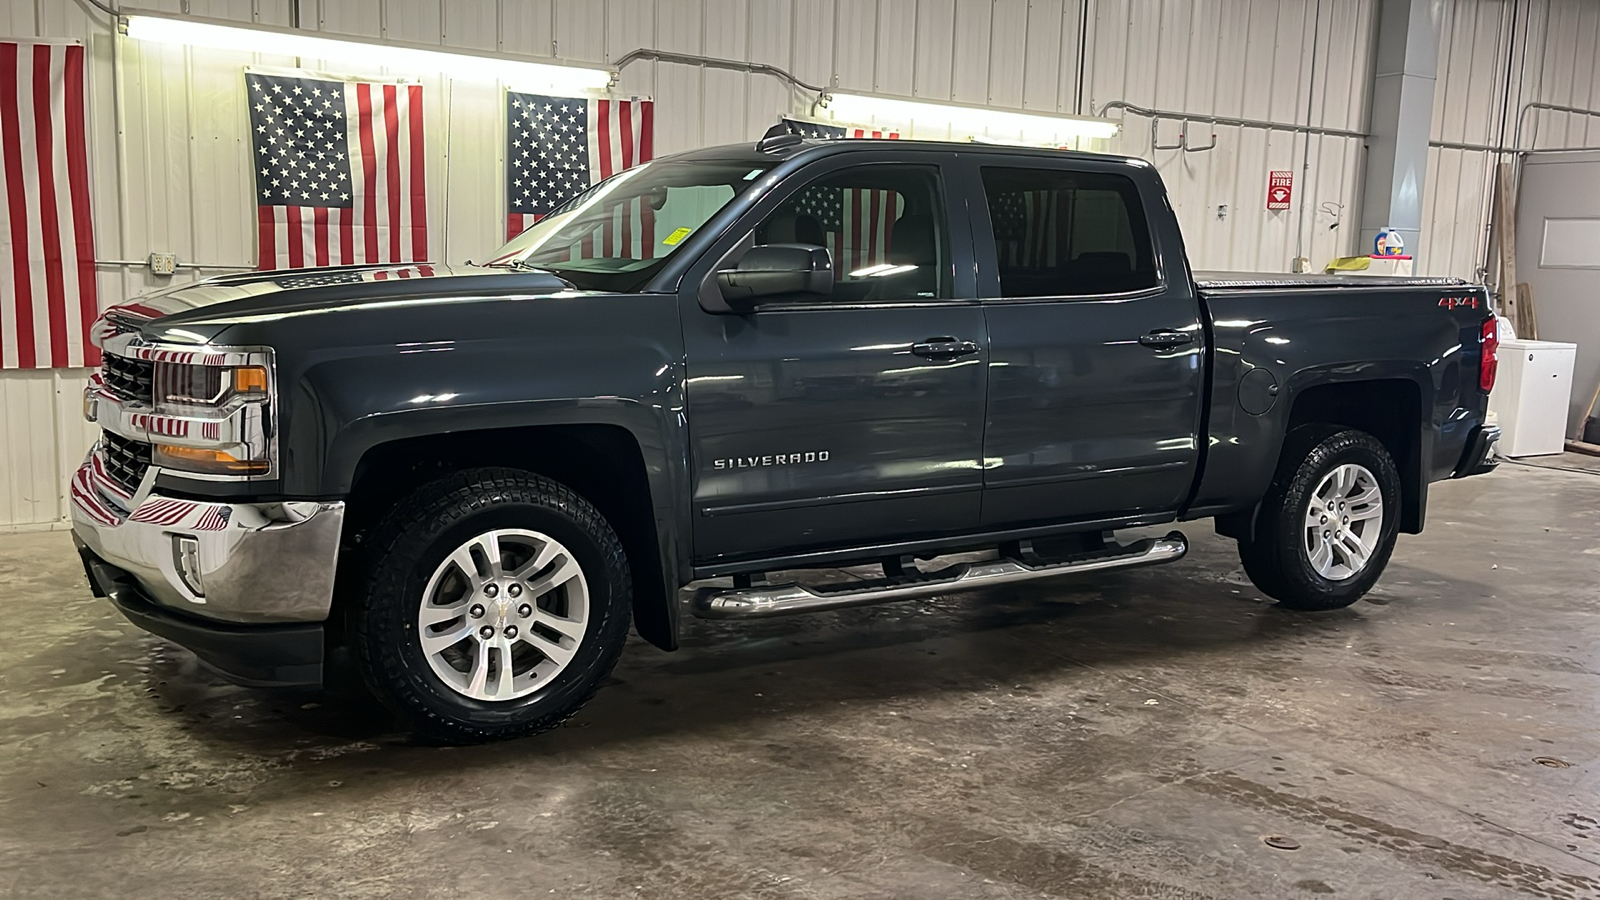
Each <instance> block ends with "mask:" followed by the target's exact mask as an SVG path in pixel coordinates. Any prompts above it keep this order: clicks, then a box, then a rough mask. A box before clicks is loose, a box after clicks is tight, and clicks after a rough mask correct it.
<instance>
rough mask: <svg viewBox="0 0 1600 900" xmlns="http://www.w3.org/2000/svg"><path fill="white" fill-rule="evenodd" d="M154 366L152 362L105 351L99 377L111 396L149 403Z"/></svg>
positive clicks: (153, 392) (152, 387) (152, 394)
mask: <svg viewBox="0 0 1600 900" xmlns="http://www.w3.org/2000/svg"><path fill="white" fill-rule="evenodd" d="M155 367H156V364H155V363H152V362H145V361H144V360H141V359H129V358H127V357H126V356H113V355H112V354H110V353H107V354H105V355H104V356H103V357H102V362H101V368H100V377H101V378H103V379H104V380H105V385H106V390H108V391H110V392H111V394H112V395H113V396H115V397H118V398H119V399H122V400H132V401H135V402H138V403H143V404H146V405H149V404H150V403H151V402H153V400H154V396H155V389H154V386H153V382H154V380H155Z"/></svg>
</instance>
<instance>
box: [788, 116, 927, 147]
mask: <svg viewBox="0 0 1600 900" xmlns="http://www.w3.org/2000/svg"><path fill="white" fill-rule="evenodd" d="M783 127H785V128H787V129H788V130H789V133H790V134H798V135H800V136H801V137H808V138H817V139H819V140H824V141H832V140H839V139H840V138H888V139H889V140H899V139H900V132H898V131H889V130H887V129H881V128H862V127H860V126H855V125H848V126H847V125H826V124H824V123H822V122H811V121H808V120H805V119H791V118H788V117H784V118H783Z"/></svg>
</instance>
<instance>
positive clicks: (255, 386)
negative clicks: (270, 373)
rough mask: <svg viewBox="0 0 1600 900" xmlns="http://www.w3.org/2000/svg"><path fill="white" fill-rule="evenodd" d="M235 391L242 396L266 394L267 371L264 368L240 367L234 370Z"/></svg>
mask: <svg viewBox="0 0 1600 900" xmlns="http://www.w3.org/2000/svg"><path fill="white" fill-rule="evenodd" d="M233 389H234V391H235V392H236V393H240V394H265V393H266V392H267V370H266V368H265V367H263V366H239V367H238V368H236V369H234V370H233Z"/></svg>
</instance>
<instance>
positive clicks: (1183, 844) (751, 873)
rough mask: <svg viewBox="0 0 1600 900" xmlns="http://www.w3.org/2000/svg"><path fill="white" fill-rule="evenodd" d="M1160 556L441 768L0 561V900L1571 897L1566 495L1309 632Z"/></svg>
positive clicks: (1576, 777)
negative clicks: (203, 665) (203, 662)
mask: <svg viewBox="0 0 1600 900" xmlns="http://www.w3.org/2000/svg"><path fill="white" fill-rule="evenodd" d="M1541 462H1543V463H1545V464H1557V465H1574V466H1589V465H1591V463H1592V462H1593V461H1587V460H1583V459H1581V458H1576V457H1570V456H1569V457H1563V458H1557V459H1555V460H1543V461H1541ZM1185 530H1186V531H1187V532H1188V534H1189V535H1190V537H1191V538H1192V539H1193V540H1194V549H1193V552H1192V553H1191V555H1190V557H1189V558H1188V559H1187V560H1184V561H1182V562H1179V563H1177V564H1174V565H1169V566H1164V567H1158V568H1154V569H1144V570H1137V571H1130V572H1125V573H1106V574H1102V575H1100V576H1098V577H1086V578H1080V579H1067V580H1064V581H1057V582H1055V583H1053V584H1052V583H1044V584H1035V585H1027V586H1019V587H1013V588H1009V589H995V590H992V591H987V592H978V593H970V594H963V595H953V596H950V597H945V598H940V599H937V600H934V601H930V602H923V603H917V602H907V603H901V604H898V605H893V606H885V607H878V608H874V609H864V610H855V611H849V612H846V613H839V614H824V615H818V616H813V617H809V618H797V619H789V620H778V621H774V622H769V623H760V624H745V625H730V624H708V623H704V622H697V621H695V620H692V619H690V620H688V622H689V624H688V629H687V634H686V640H685V644H686V647H685V649H684V650H682V651H680V652H678V653H676V654H663V653H660V652H658V651H655V650H654V649H652V648H650V647H648V646H645V645H643V644H638V643H637V642H636V644H635V646H633V647H631V648H630V652H629V653H627V654H626V655H625V657H624V658H623V661H622V663H621V665H620V666H619V667H618V669H617V671H616V675H615V678H614V679H613V683H612V684H611V685H610V686H609V687H607V688H605V689H604V690H603V691H602V692H601V694H600V696H599V697H598V698H596V700H595V701H594V702H593V703H592V704H591V705H590V706H589V707H588V709H587V710H585V711H584V712H583V713H581V714H580V715H579V716H578V717H577V718H576V719H575V720H573V721H572V722H571V723H570V724H569V725H568V726H567V727H565V728H563V729H561V730H559V731H557V732H555V733H553V734H549V735H546V736H543V737H540V738H534V739H531V740H526V741H521V742H517V743H511V744H501V745H496V746H489V747H476V748H458V749H441V748H437V747H431V746H422V745H418V744H416V743H413V742H410V741H409V740H408V739H407V738H406V737H405V736H404V735H403V734H399V733H397V732H396V730H395V725H394V724H393V723H392V722H390V721H388V720H386V719H385V718H384V717H383V716H381V715H380V714H377V713H375V712H374V711H372V710H371V709H368V708H365V707H364V706H363V705H362V704H360V703H358V702H355V701H349V700H346V701H339V700H336V699H333V698H330V697H326V696H320V695H308V694H285V693H278V694H274V693H268V692H261V691H252V690H245V689H242V688H236V687H232V686H229V685H226V684H224V683H222V682H221V681H219V680H218V679H216V678H214V677H212V676H210V675H208V674H207V673H205V672H204V671H202V670H200V669H198V668H197V666H196V664H195V662H194V660H193V658H192V657H190V656H189V655H188V654H187V653H185V652H183V651H180V650H177V649H175V648H173V647H171V646H169V645H166V644H164V643H163V642H161V641H159V640H157V639H154V638H151V637H147V636H145V635H143V634H142V633H140V632H138V631H136V630H135V629H134V628H133V627H132V626H130V625H128V624H127V623H125V622H124V621H123V620H122V619H121V618H120V617H119V616H117V615H116V614H115V613H114V612H113V611H112V610H111V608H110V607H109V606H108V605H107V604H106V603H105V602H103V601H96V600H94V599H92V598H91V597H90V595H89V591H88V589H87V587H86V586H85V585H84V582H83V578H82V576H81V574H80V572H79V569H78V567H77V562H76V559H75V558H74V556H73V553H72V551H71V546H70V543H69V539H68V537H67V535H65V534H63V533H50V534H33V535H16V536H7V537H4V538H0V602H3V610H4V614H5V628H6V631H7V639H6V640H5V641H3V642H0V896H6V897H30V898H31V897H50V898H65V897H72V898H92V897H119V898H130V897H160V898H170V897H184V898H199V897H228V898H246V897H249V898H255V897H262V898H269V897H284V898H302V897H314V896H334V895H337V896H340V897H344V898H364V897H436V896H437V897H445V896H459V895H461V894H462V892H468V893H467V895H468V896H475V897H483V898H499V897H506V898H512V897H515V898H525V897H532V896H542V895H554V896H592V897H605V898H612V897H635V896H637V897H650V898H655V897H684V898H695V900H703V898H711V897H725V896H726V897H772V898H781V897H839V898H847V897H848V898H855V897H869V896H871V897H906V898H918V900H928V898H941V897H951V898H1001V897H1052V896H1053V897H1073V898H1094V900H1111V898H1122V897H1141V898H1169V900H1178V898H1185V900H1186V898H1241V897H1272V898H1285V897H1313V896H1319V897H1320V896H1324V895H1327V896H1333V897H1348V898H1402V897H1404V898H1410V897H1419V898H1455V900H1467V898H1503V897H1513V896H1516V897H1543V898H1578V897H1596V896H1600V796H1597V788H1600V784H1597V781H1596V773H1600V764H1597V761H1596V756H1597V751H1600V721H1597V719H1596V716H1595V712H1596V702H1595V698H1596V689H1597V688H1600V677H1597V673H1600V643H1597V639H1600V617H1597V614H1600V596H1597V593H1596V586H1597V584H1600V579H1597V575H1600V478H1596V477H1594V475H1593V474H1581V473H1577V472H1564V471H1550V470H1539V469H1531V468H1524V467H1516V468H1513V467H1511V466H1503V467H1502V468H1501V470H1500V471H1499V472H1497V473H1495V474H1493V475H1490V476H1487V477H1483V478H1478V479H1473V480H1471V481H1468V482H1456V483H1447V484H1442V485H1436V486H1435V491H1434V494H1433V500H1432V510H1431V516H1430V522H1429V528H1428V531H1427V533H1426V534H1424V535H1421V536H1407V537H1402V539H1401V543H1400V547H1399V550H1398V552H1397V553H1396V554H1395V558H1394V561H1393V563H1392V564H1391V565H1390V568H1389V571H1388V573H1387V575H1386V576H1385V578H1384V580H1383V581H1382V582H1381V583H1380V585H1379V589H1378V591H1377V592H1376V593H1375V594H1374V595H1373V596H1372V598H1371V599H1372V601H1373V602H1370V603H1360V604H1357V605H1356V606H1355V607H1354V608H1352V609H1349V610H1344V611H1340V612H1336V613H1330V614H1323V615H1304V614H1295V613H1289V612H1284V611H1280V610H1278V609H1275V608H1274V607H1273V606H1272V605H1271V604H1269V603H1266V602H1264V601H1262V600H1261V599H1260V595H1259V593H1258V592H1257V591H1256V590H1254V589H1253V588H1252V587H1251V586H1250V584H1249V583H1248V582H1247V581H1246V580H1245V579H1244V576H1243V574H1242V572H1241V571H1240V569H1239V566H1238V564H1237V561H1236V557H1235V556H1234V552H1233V547H1232V544H1231V543H1230V542H1227V541H1224V540H1222V539H1219V538H1217V537H1215V536H1214V535H1212V534H1211V533H1210V527H1209V523H1198V524H1192V525H1189V526H1186V528H1185ZM1535 757H1550V758H1552V759H1553V760H1559V761H1560V762H1558V763H1554V764H1553V765H1544V764H1540V763H1537V762H1535ZM1273 835H1277V836H1282V837H1284V838H1288V839H1290V840H1292V841H1293V842H1296V843H1297V844H1298V847H1299V849H1293V850H1281V849H1274V848H1273V847H1271V846H1268V844H1266V843H1264V841H1263V839H1264V837H1266V836H1273Z"/></svg>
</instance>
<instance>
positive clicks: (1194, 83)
mask: <svg viewBox="0 0 1600 900" xmlns="http://www.w3.org/2000/svg"><path fill="white" fill-rule="evenodd" d="M1095 7H1096V15H1095V21H1094V23H1093V28H1092V41H1091V44H1090V51H1091V53H1092V57H1091V59H1090V60H1089V64H1088V69H1089V75H1088V85H1087V88H1086V89H1087V91H1088V93H1089V96H1090V98H1091V100H1092V102H1093V105H1094V108H1095V109H1097V110H1098V109H1100V108H1102V107H1103V106H1104V105H1105V104H1106V103H1108V102H1110V101H1114V100H1123V101H1127V102H1130V103H1134V104H1137V105H1139V106H1146V107H1153V108H1157V109H1168V110H1175V111H1181V112H1195V113H1198V114H1205V113H1208V112H1209V113H1213V114H1216V115H1222V116H1233V117H1239V118H1249V119H1259V120H1266V121H1271V122H1279V123H1284V124H1286V125H1313V126H1321V127H1329V128H1340V129H1349V130H1353V131H1360V130H1362V129H1363V128H1364V126H1365V120H1366V97H1367V93H1368V85H1369V81H1370V77H1371V74H1370V73H1371V68H1372V67H1371V53H1372V47H1373V28H1374V22H1375V3H1374V2H1372V0H1359V2H1342V0H1340V2H1336V0H1323V2H1321V3H1319V2H1317V0H1281V2H1280V0H1202V2H1197V3H1193V4H1189V3H1148V2H1143V0H1100V2H1098V3H1096V4H1095ZM1112 115H1117V113H1115V112H1113V113H1112ZM1124 123H1125V125H1124V131H1123V134H1122V135H1121V136H1120V137H1119V139H1118V140H1117V141H1114V142H1113V143H1112V148H1113V149H1115V150H1118V151H1120V152H1123V153H1131V154H1136V155H1142V156H1146V157H1148V158H1150V159H1151V160H1152V161H1153V162H1154V163H1155V164H1156V166H1157V168H1159V169H1160V171H1161V173H1162V177H1163V178H1164V179H1165V180H1166V182H1167V187H1168V189H1169V190H1170V191H1171V193H1172V198H1173V205H1174V207H1175V208H1176V210H1177V211H1178V216H1179V219H1180V220H1181V221H1182V223H1183V226H1184V232H1185V234H1186V236H1187V240H1188V244H1189V246H1188V250H1189V255H1190V258H1191V259H1192V260H1193V262H1194V264H1195V265H1196V266H1198V267H1206V268H1237V269H1260V270H1267V271H1285V270H1287V269H1288V268H1289V267H1290V265H1291V264H1292V262H1293V260H1294V258H1295V256H1297V255H1300V256H1305V257H1307V258H1309V259H1310V260H1311V262H1312V264H1313V265H1321V264H1322V263H1325V262H1326V261H1327V260H1329V259H1331V258H1333V257H1335V256H1342V255H1348V254H1349V253H1352V252H1354V250H1355V240H1356V228H1355V222H1356V217H1355V215H1354V213H1355V205H1356V202H1357V200H1358V198H1359V194H1360V188H1361V185H1360V178H1359V173H1360V165H1361V161H1362V142H1361V140H1360V139H1358V138H1348V137H1333V136H1323V137H1313V138H1311V139H1310V145H1309V154H1308V146H1307V138H1306V136H1305V135H1302V134H1297V133H1295V132H1293V131H1292V130H1288V129H1263V128H1242V127H1234V126H1217V127H1215V128H1213V127H1212V126H1211V125H1210V124H1207V123H1201V122H1193V123H1190V124H1189V126H1188V127H1187V129H1185V127H1184V125H1183V123H1181V122H1174V121H1170V120H1167V121H1163V122H1161V123H1160V124H1159V127H1158V128H1156V131H1157V136H1158V137H1159V140H1160V142H1161V144H1162V145H1163V146H1166V145H1171V144H1174V143H1176V142H1177V141H1178V140H1179V136H1180V134H1181V133H1183V132H1184V131H1185V130H1187V132H1188V136H1189V139H1190V141H1191V142H1192V143H1194V144H1196V145H1204V144H1206V143H1209V142H1210V140H1211V135H1212V132H1213V131H1215V134H1216V138H1215V140H1216V148H1215V149H1213V150H1209V151H1204V152H1184V151H1182V150H1156V151H1152V150H1151V149H1150V148H1151V143H1152V141H1151V132H1152V128H1153V124H1152V122H1151V120H1149V119H1146V118H1142V117H1139V116H1135V115H1131V114H1130V115H1128V116H1126V118H1125V119H1124ZM1273 170H1289V171H1292V172H1294V174H1295V191H1294V201H1293V204H1294V205H1293V207H1292V208H1291V209H1288V210H1282V211H1273V212H1269V211H1267V210H1266V209H1265V205H1266V187H1267V186H1266V182H1267V173H1268V172H1269V171H1273ZM1222 207H1226V209H1225V210H1223V209H1222ZM1224 216H1225V217H1224Z"/></svg>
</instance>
